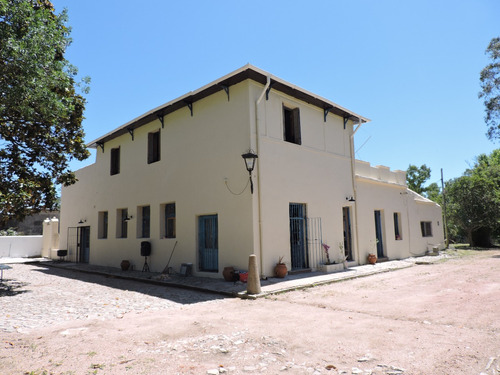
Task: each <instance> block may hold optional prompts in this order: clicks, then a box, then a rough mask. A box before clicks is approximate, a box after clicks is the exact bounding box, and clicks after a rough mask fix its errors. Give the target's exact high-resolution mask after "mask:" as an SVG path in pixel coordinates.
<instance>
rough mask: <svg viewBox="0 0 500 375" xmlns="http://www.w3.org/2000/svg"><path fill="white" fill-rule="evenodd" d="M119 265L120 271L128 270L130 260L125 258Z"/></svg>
mask: <svg viewBox="0 0 500 375" xmlns="http://www.w3.org/2000/svg"><path fill="white" fill-rule="evenodd" d="M120 267H121V269H122V271H128V269H129V268H130V261H129V260H127V259H124V260H122V262H121V263H120Z"/></svg>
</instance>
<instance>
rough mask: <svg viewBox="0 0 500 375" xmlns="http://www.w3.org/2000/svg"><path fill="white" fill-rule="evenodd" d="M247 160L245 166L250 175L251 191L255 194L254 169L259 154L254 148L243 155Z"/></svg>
mask: <svg viewBox="0 0 500 375" xmlns="http://www.w3.org/2000/svg"><path fill="white" fill-rule="evenodd" d="M241 157H242V158H243V160H244V161H245V167H246V169H247V171H248V176H249V178H250V192H251V193H252V194H253V181H252V171H253V169H254V168H255V162H256V160H257V158H258V156H257V154H255V153H254V152H253V150H248V152H247V153H246V154H243V155H241Z"/></svg>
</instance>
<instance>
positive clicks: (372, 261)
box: [368, 254, 377, 264]
mask: <svg viewBox="0 0 500 375" xmlns="http://www.w3.org/2000/svg"><path fill="white" fill-rule="evenodd" d="M368 263H370V264H375V263H377V256H376V255H375V254H368Z"/></svg>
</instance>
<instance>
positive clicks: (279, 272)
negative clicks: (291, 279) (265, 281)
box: [274, 263, 288, 278]
mask: <svg viewBox="0 0 500 375" xmlns="http://www.w3.org/2000/svg"><path fill="white" fill-rule="evenodd" d="M287 273H288V269H287V268H286V264H285V263H278V264H276V266H275V267H274V276H276V277H279V278H284V277H285V276H286V274H287Z"/></svg>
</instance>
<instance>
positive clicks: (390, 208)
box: [356, 161, 444, 264]
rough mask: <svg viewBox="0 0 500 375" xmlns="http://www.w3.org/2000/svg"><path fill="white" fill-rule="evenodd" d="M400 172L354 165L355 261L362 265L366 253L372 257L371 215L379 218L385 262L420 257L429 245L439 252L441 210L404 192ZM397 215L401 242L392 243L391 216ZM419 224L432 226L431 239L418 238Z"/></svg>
mask: <svg viewBox="0 0 500 375" xmlns="http://www.w3.org/2000/svg"><path fill="white" fill-rule="evenodd" d="M405 180H406V177H405V175H404V172H403V171H391V170H390V169H389V168H387V167H384V166H376V167H372V166H370V164H369V163H367V162H362V161H356V189H357V196H356V205H357V210H358V232H359V252H360V253H359V259H360V263H362V264H363V263H366V257H367V255H368V253H370V252H373V253H376V251H377V250H376V247H375V246H376V242H375V238H376V235H375V217H374V211H375V210H380V211H381V214H382V228H383V245H384V252H385V255H386V256H387V257H388V258H389V259H403V258H407V257H411V256H417V255H424V254H425V253H426V251H427V250H429V248H432V246H433V245H438V244H440V248H443V244H444V235H443V230H442V219H441V207H440V206H439V205H438V204H436V203H434V202H430V201H428V200H426V199H425V198H422V197H420V198H421V200H420V201H419V200H417V199H416V198H419V196H418V195H416V194H415V193H413V192H412V191H411V190H408V189H407V187H406V182H405ZM395 212H398V213H400V215H401V226H400V234H401V236H402V239H401V240H396V238H395V231H394V216H393V215H394V213H395ZM421 221H431V222H432V234H433V236H432V237H422V233H421V230H420V222H421Z"/></svg>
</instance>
